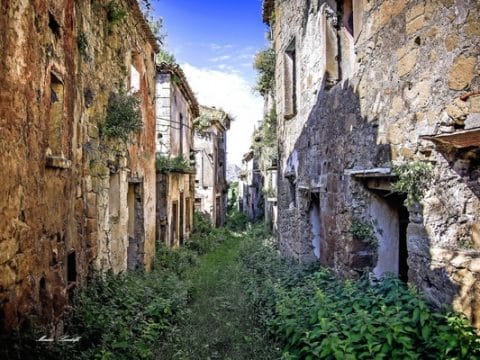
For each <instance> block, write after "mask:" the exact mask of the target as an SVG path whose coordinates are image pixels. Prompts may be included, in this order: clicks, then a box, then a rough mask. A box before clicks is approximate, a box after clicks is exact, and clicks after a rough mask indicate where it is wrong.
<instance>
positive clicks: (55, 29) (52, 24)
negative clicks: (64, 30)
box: [48, 12, 61, 39]
mask: <svg viewBox="0 0 480 360" xmlns="http://www.w3.org/2000/svg"><path fill="white" fill-rule="evenodd" d="M48 27H49V28H50V30H51V31H52V34H53V35H54V36H55V39H59V38H60V36H61V31H60V29H61V28H60V24H59V23H58V21H57V19H55V16H53V14H52V13H50V12H49V13H48Z"/></svg>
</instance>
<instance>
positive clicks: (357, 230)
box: [350, 219, 378, 249]
mask: <svg viewBox="0 0 480 360" xmlns="http://www.w3.org/2000/svg"><path fill="white" fill-rule="evenodd" d="M350 234H351V235H352V236H353V238H354V239H356V240H359V241H361V242H363V243H365V244H367V245H369V246H371V247H372V248H374V249H376V248H378V239H377V237H376V236H375V230H374V228H373V224H371V223H368V222H365V221H363V220H360V219H353V221H352V224H351V226H350Z"/></svg>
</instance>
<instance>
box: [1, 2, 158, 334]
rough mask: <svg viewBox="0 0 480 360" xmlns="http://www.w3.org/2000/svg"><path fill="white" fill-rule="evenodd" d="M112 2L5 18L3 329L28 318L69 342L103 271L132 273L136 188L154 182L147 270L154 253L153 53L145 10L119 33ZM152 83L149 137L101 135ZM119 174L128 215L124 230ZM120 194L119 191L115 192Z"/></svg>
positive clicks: (146, 211)
mask: <svg viewBox="0 0 480 360" xmlns="http://www.w3.org/2000/svg"><path fill="white" fill-rule="evenodd" d="M106 3H107V1H103V0H96V1H90V0H82V1H73V0H62V1H34V2H32V1H22V0H20V1H7V2H2V5H1V7H0V9H1V13H0V29H1V31H0V34H1V35H0V46H1V48H2V52H1V54H0V68H1V69H2V81H1V82H0V122H1V124H0V139H1V140H0V144H1V145H0V147H1V153H2V156H1V157H0V164H1V168H2V169H3V171H4V172H3V175H4V176H3V177H4V181H3V182H2V183H3V186H2V190H1V193H2V194H1V196H0V199H1V200H0V204H1V205H0V212H1V213H0V222H1V225H0V228H1V229H2V231H1V233H0V254H1V255H0V306H1V311H0V323H1V325H0V326H1V327H2V328H15V327H17V326H19V325H20V323H21V322H22V320H23V319H25V318H26V317H31V318H34V317H35V318H37V320H38V321H40V322H43V323H50V324H52V325H53V328H52V329H51V330H52V331H54V332H57V333H58V332H61V331H62V330H61V324H62V317H63V315H64V313H65V305H67V303H68V298H69V294H70V292H71V290H72V289H73V288H74V287H75V286H79V285H84V284H85V283H86V281H87V278H88V277H89V276H90V275H91V274H92V272H91V270H93V269H94V268H97V269H99V270H103V271H106V270H109V269H112V270H114V271H115V272H118V271H122V270H125V269H126V267H127V252H126V247H128V239H123V238H119V236H117V235H118V233H121V232H122V231H123V230H122V229H120V228H117V230H118V231H119V232H118V233H116V230H115V229H114V225H115V224H118V225H119V226H127V222H128V216H127V214H126V211H125V209H126V207H127V194H126V192H127V189H128V184H129V182H132V181H133V182H139V181H141V182H142V183H143V188H144V190H143V191H144V196H145V197H144V200H143V204H144V208H143V215H144V218H143V224H142V226H143V227H144V229H143V234H144V239H143V240H142V242H143V250H142V251H143V252H144V256H143V261H142V264H141V265H142V266H146V267H147V268H149V267H150V266H151V260H152V256H153V253H154V216H155V213H154V207H153V206H154V203H153V201H154V196H153V194H151V192H152V191H154V190H155V183H154V179H155V173H154V137H153V134H154V126H155V124H154V116H153V112H154V109H153V107H152V106H151V104H152V102H153V93H154V87H153V78H154V69H153V58H152V57H153V53H154V50H155V49H156V44H155V43H154V42H153V35H152V34H151V33H150V32H149V31H147V30H146V29H147V28H148V26H147V25H146V24H145V23H144V21H143V19H142V17H141V12H140V10H139V8H138V5H137V4H136V2H133V1H130V0H125V1H119V5H120V6H121V7H123V8H124V9H126V10H127V12H126V16H125V17H124V18H122V19H121V20H120V21H118V22H117V23H114V22H112V21H111V20H109V19H108V14H107V11H106ZM132 63H133V64H134V65H135V67H136V68H137V70H139V73H140V74H141V78H140V82H141V85H140V94H141V95H140V96H141V97H142V115H143V116H142V117H143V125H144V127H143V130H142V132H141V133H140V134H139V135H138V136H135V138H134V142H133V144H130V145H128V146H127V145H125V144H123V143H122V142H120V141H116V140H107V139H106V138H105V137H101V136H100V134H99V124H100V123H101V122H102V121H103V119H104V118H105V113H106V107H107V103H108V98H109V96H110V95H111V94H112V93H115V92H118V91H119V87H120V85H121V84H122V83H123V84H124V85H125V86H126V85H128V83H129V78H130V76H129V73H130V71H129V69H130V65H131V64H132ZM111 175H117V187H116V189H117V190H118V193H116V194H115V195H118V197H119V199H118V202H114V203H115V204H116V206H117V207H118V209H119V216H118V217H116V218H115V219H112V218H111V216H110V213H109V206H110V203H111V201H110V200H111V199H110V198H111V193H112V192H111V191H110V186H111V181H110V178H111ZM113 183H114V182H113Z"/></svg>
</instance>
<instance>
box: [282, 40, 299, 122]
mask: <svg viewBox="0 0 480 360" xmlns="http://www.w3.org/2000/svg"><path fill="white" fill-rule="evenodd" d="M296 62H297V59H296V50H295V39H294V40H292V42H291V43H290V45H288V47H287V49H286V50H285V71H284V89H285V94H284V104H285V109H284V112H285V115H284V117H285V118H286V119H290V118H292V117H294V116H295V115H296V113H297V94H296V93H297V74H296V73H297V64H296Z"/></svg>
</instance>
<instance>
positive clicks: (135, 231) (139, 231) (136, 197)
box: [127, 182, 145, 270]
mask: <svg viewBox="0 0 480 360" xmlns="http://www.w3.org/2000/svg"><path fill="white" fill-rule="evenodd" d="M127 204H128V249H127V266H128V269H129V270H134V269H138V268H140V267H141V265H142V264H143V253H144V243H145V232H144V226H143V225H144V220H143V184H142V183H137V182H135V183H129V184H128V193H127Z"/></svg>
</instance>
